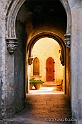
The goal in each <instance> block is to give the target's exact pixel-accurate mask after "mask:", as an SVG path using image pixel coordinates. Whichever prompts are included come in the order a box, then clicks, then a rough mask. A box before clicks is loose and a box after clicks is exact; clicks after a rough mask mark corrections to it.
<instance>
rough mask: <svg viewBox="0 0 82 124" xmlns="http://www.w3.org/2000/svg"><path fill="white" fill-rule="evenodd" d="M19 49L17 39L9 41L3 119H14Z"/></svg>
mask: <svg viewBox="0 0 82 124" xmlns="http://www.w3.org/2000/svg"><path fill="white" fill-rule="evenodd" d="M16 47H17V42H15V39H9V40H8V39H7V50H8V52H9V53H8V52H7V50H6V54H5V63H6V64H5V82H3V83H4V84H5V85H4V87H5V89H4V91H3V96H2V117H3V118H8V117H12V116H13V115H14V114H15V112H14V103H15V97H14V86H15V82H14V54H13V53H14V50H15V49H16Z"/></svg>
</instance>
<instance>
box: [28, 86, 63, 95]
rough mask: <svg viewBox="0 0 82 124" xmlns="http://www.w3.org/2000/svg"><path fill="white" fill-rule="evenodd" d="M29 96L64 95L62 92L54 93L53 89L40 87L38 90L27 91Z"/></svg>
mask: <svg viewBox="0 0 82 124" xmlns="http://www.w3.org/2000/svg"><path fill="white" fill-rule="evenodd" d="M29 94H32V95H33V94H64V92H63V91H56V88H55V87H41V88H40V89H39V90H35V89H33V90H29Z"/></svg>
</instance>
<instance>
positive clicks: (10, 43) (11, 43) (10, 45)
mask: <svg viewBox="0 0 82 124" xmlns="http://www.w3.org/2000/svg"><path fill="white" fill-rule="evenodd" d="M16 48H17V39H7V50H8V51H9V53H10V54H12V53H14V51H15V49H16Z"/></svg>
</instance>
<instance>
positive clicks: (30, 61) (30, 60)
mask: <svg viewBox="0 0 82 124" xmlns="http://www.w3.org/2000/svg"><path fill="white" fill-rule="evenodd" d="M33 60H34V58H33V57H29V58H28V64H29V65H31V64H32V63H33Z"/></svg>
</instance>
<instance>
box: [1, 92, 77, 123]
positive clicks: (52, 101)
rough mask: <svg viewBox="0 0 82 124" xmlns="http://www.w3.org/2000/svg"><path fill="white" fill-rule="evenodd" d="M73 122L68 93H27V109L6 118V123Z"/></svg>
mask: <svg viewBox="0 0 82 124" xmlns="http://www.w3.org/2000/svg"><path fill="white" fill-rule="evenodd" d="M68 119H69V120H68ZM71 122H72V121H71V112H70V100H69V98H68V97H67V95H65V94H37V95H27V98H26V108H25V110H23V111H22V112H20V113H19V114H18V115H16V116H15V117H14V118H11V119H6V120H5V122H4V124H53V123H54V124H71ZM0 124H3V123H0ZM74 124H75V123H74Z"/></svg>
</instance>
